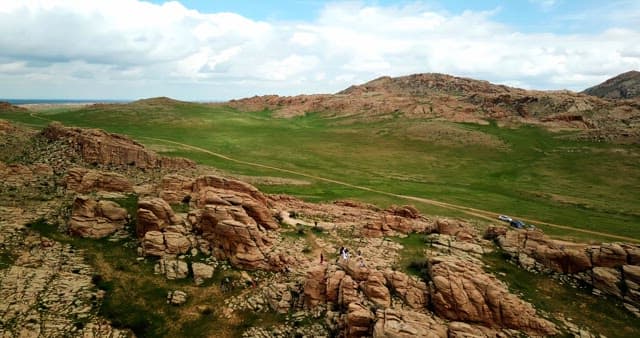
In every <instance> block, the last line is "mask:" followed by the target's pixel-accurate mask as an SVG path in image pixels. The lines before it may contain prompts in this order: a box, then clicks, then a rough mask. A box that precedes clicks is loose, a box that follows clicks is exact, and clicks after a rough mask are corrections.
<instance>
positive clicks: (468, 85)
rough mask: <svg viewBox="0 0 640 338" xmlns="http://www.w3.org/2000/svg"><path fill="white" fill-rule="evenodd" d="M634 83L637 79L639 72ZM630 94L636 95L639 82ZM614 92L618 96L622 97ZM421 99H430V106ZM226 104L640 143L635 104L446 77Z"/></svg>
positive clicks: (394, 80)
mask: <svg viewBox="0 0 640 338" xmlns="http://www.w3.org/2000/svg"><path fill="white" fill-rule="evenodd" d="M635 78H636V80H637V72H636V73H635ZM624 82H630V81H629V80H628V79H626V80H625V81H624ZM631 82H632V81H631ZM615 87H616V88H617V87H619V86H618V85H616V86H615ZM629 88H631V87H628V88H627V90H626V92H625V93H624V94H625V95H624V96H626V97H631V96H633V95H628V94H629V93H630V90H629ZM632 91H634V92H635V93H636V94H637V92H638V90H637V81H636V88H635V90H632ZM614 92H615V93H616V95H617V94H620V93H621V92H618V91H614ZM619 96H623V95H622V94H620V95H619ZM424 97H429V100H428V103H427V102H425V101H424V100H423V98H424ZM227 104H229V105H231V106H233V107H235V108H238V109H245V110H247V111H257V110H262V109H271V110H273V111H275V112H276V113H275V114H276V116H282V117H291V116H299V115H304V114H305V113H306V112H316V113H320V114H324V115H325V116H331V117H335V116H349V117H350V118H356V119H362V120H367V119H370V118H374V117H375V118H377V119H379V118H381V117H382V118H385V117H386V118H389V119H391V118H392V117H393V112H397V111H402V112H403V117H404V118H406V119H424V118H425V117H438V118H444V119H447V120H449V121H455V122H471V123H485V124H486V121H487V119H494V120H498V121H500V122H502V121H504V122H507V123H535V124H537V125H542V126H548V127H549V128H557V127H559V126H561V127H564V128H574V129H581V130H585V129H587V130H591V131H594V130H595V131H603V132H604V135H598V134H596V135H597V136H596V135H594V136H595V137H598V138H600V137H601V138H604V139H608V140H616V141H620V142H629V141H631V142H638V137H639V136H640V134H639V133H638V132H637V125H636V124H635V123H633V122H632V123H629V121H634V120H637V117H638V116H639V115H640V107H639V106H638V105H637V104H636V103H635V102H634V101H609V100H602V99H599V98H596V97H590V96H587V95H580V94H576V93H572V92H568V91H555V92H549V91H530V90H524V89H519V88H510V87H506V86H499V85H494V84H491V83H489V82H486V81H478V80H473V79H466V78H460V77H454V76H450V75H446V74H413V75H408V76H402V77H396V78H391V77H380V78H378V79H375V80H372V81H369V82H367V83H364V84H361V85H356V86H351V87H349V88H347V89H346V90H343V91H341V92H339V93H337V94H336V95H319V94H316V95H299V96H293V97H279V96H275V95H267V96H260V97H258V96H256V97H251V98H246V99H241V100H232V101H230V102H228V103H227ZM593 112H596V113H595V114H593ZM416 123H419V122H418V121H416ZM585 134H589V133H585ZM585 136H586V135H585Z"/></svg>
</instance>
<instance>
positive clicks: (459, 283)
mask: <svg viewBox="0 0 640 338" xmlns="http://www.w3.org/2000/svg"><path fill="white" fill-rule="evenodd" d="M430 263H431V266H430V271H429V274H430V276H431V279H432V281H433V290H432V291H431V300H432V304H433V307H434V309H435V312H436V313H437V314H438V315H439V316H442V317H444V318H446V319H450V320H457V321H464V322H473V323H482V324H483V325H487V326H490V327H497V328H502V327H505V328H510V329H515V330H521V331H524V332H528V333H530V334H535V335H553V334H555V333H557V331H556V328H555V326H554V325H553V324H552V323H550V322H548V321H547V320H545V319H542V318H540V317H538V316H537V315H536V311H535V309H534V308H533V306H531V304H529V303H526V302H524V301H522V300H521V299H519V298H518V297H517V296H515V295H513V294H511V293H509V291H508V290H507V287H506V286H505V285H504V284H502V283H501V282H500V281H498V280H497V279H496V278H495V277H493V276H491V275H489V274H487V273H485V272H484V271H483V270H482V268H481V267H480V266H478V265H475V264H473V263H471V262H469V261H464V260H462V259H459V258H457V257H455V256H448V257H439V258H434V259H432V260H431V261H430Z"/></svg>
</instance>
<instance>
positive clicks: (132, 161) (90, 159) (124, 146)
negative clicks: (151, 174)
mask: <svg viewBox="0 0 640 338" xmlns="http://www.w3.org/2000/svg"><path fill="white" fill-rule="evenodd" d="M42 134H43V135H44V136H45V137H46V138H48V139H49V140H67V141H68V142H69V144H70V145H71V146H72V148H73V149H74V150H75V151H76V152H77V153H78V154H79V155H80V156H81V157H82V159H83V160H84V161H85V162H87V163H97V164H102V165H113V166H122V167H127V166H135V167H138V168H142V169H153V168H171V169H182V168H192V167H195V163H194V162H193V161H190V160H187V159H184V158H167V157H162V156H158V155H157V154H156V153H155V152H153V151H151V150H148V149H145V147H144V146H143V145H142V144H140V143H137V142H135V141H133V140H132V139H130V138H128V137H126V136H123V135H118V134H111V133H107V132H105V131H103V130H99V129H82V128H70V127H64V126H63V125H62V124H60V123H57V122H53V123H51V124H50V125H49V126H48V127H47V128H46V129H44V130H43V131H42Z"/></svg>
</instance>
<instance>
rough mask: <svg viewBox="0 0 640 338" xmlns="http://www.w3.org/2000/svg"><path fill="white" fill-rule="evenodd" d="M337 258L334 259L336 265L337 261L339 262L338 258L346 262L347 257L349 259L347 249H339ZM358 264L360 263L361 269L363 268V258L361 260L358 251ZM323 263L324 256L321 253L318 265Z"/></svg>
mask: <svg viewBox="0 0 640 338" xmlns="http://www.w3.org/2000/svg"><path fill="white" fill-rule="evenodd" d="M339 254H340V255H339V256H338V258H336V263H338V261H339V260H340V258H342V259H343V260H344V261H348V260H349V257H350V253H349V249H347V248H345V247H340V252H339ZM358 262H359V263H360V266H361V267H364V258H362V255H361V254H360V251H358ZM323 263H324V255H323V253H322V252H321V253H320V264H323Z"/></svg>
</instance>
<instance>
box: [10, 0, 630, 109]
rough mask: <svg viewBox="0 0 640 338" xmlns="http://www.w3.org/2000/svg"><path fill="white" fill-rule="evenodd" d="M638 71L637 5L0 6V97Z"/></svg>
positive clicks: (52, 2)
mask: <svg viewBox="0 0 640 338" xmlns="http://www.w3.org/2000/svg"><path fill="white" fill-rule="evenodd" d="M639 69H640V1H637V0H608V1H607V0H601V1H595V0H582V1H580V0H511V1H498V0H486V1H482V0H476V1H462V0H451V1H446V0H434V1H426V0H425V1H420V0H418V1H388V0H378V1H366V0H362V1H315V0H291V1H284V0H275V1H261V0H256V1H246V0H233V1H231V0H208V1H204V0H203V1H196V0H181V1H164V0H149V1H142V0H104V1H98V0H0V97H3V98H16V99H26V98H45V99H54V98H56V99H124V100H130V99H138V98H147V97H155V96H169V97H172V98H176V99H181V100H192V101H221V100H228V99H232V98H241V97H249V96H254V95H265V94H279V95H297V94H313V93H333V92H337V91H340V90H342V89H344V88H346V87H348V86H350V85H352V84H359V83H364V82H366V81H369V80H372V79H375V78H377V77H380V76H385V75H388V76H401V75H408V74H414V73H430V72H434V73H445V74H451V75H456V76H463V77H470V78H475V79H481V80H487V81H491V82H493V83H499V84H505V85H509V86H515V87H521V88H527V89H542V90H556V89H569V90H574V91H581V90H583V89H585V88H587V87H590V86H593V85H596V84H598V83H600V82H602V81H604V80H606V79H608V78H610V77H613V76H615V75H617V74H620V73H623V72H626V71H629V70H639Z"/></svg>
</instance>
